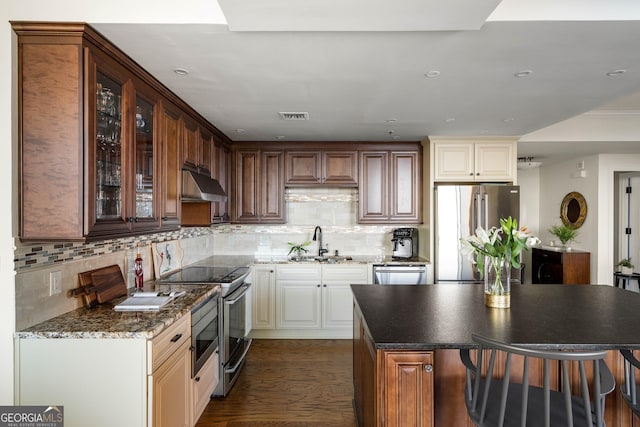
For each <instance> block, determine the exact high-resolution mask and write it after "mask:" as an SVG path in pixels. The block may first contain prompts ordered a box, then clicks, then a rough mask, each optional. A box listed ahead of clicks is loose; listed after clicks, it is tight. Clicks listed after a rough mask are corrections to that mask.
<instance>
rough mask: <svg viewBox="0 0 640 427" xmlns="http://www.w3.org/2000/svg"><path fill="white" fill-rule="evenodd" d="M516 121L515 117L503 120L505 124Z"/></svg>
mask: <svg viewBox="0 0 640 427" xmlns="http://www.w3.org/2000/svg"><path fill="white" fill-rule="evenodd" d="M514 120H515V119H514V118H513V117H507V118H506V119H502V121H503V122H505V123H509V122H512V121H514Z"/></svg>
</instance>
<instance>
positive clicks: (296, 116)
mask: <svg viewBox="0 0 640 427" xmlns="http://www.w3.org/2000/svg"><path fill="white" fill-rule="evenodd" d="M278 114H279V115H280V118H281V119H282V120H309V113H307V112H301V113H300V112H297V113H292V112H286V113H283V112H280V113H278Z"/></svg>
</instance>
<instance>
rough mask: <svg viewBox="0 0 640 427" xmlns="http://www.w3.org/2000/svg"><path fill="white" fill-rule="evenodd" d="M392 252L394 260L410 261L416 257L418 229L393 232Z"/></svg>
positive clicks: (400, 229) (401, 229) (399, 229)
mask: <svg viewBox="0 0 640 427" xmlns="http://www.w3.org/2000/svg"><path fill="white" fill-rule="evenodd" d="M391 242H392V243H393V252H392V254H391V257H392V258H394V259H411V258H416V257H417V256H418V229H417V228H396V229H395V230H393V237H392V238H391Z"/></svg>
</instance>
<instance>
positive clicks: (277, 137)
mask: <svg viewBox="0 0 640 427" xmlns="http://www.w3.org/2000/svg"><path fill="white" fill-rule="evenodd" d="M284 138H285V136H284V135H278V136H276V139H284Z"/></svg>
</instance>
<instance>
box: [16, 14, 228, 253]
mask: <svg viewBox="0 0 640 427" xmlns="http://www.w3.org/2000/svg"><path fill="white" fill-rule="evenodd" d="M12 27H13V29H14V31H15V32H16V34H17V35H18V91H19V93H18V104H19V110H20V121H19V134H20V147H19V173H20V177H19V178H20V180H19V185H20V192H19V197H20V200H19V206H20V212H19V213H20V238H21V240H24V241H83V240H94V239H106V238H113V237H119V236H126V235H135V234H141V233H150V232H155V231H159V230H163V229H167V228H169V229H170V228H177V227H178V226H179V217H180V215H181V210H180V206H179V203H180V202H179V198H180V185H181V180H180V173H179V171H180V168H181V167H182V166H183V164H182V162H183V161H184V162H186V163H187V164H188V163H191V164H192V167H193V168H194V169H197V168H198V167H200V169H201V170H208V171H209V172H212V170H211V169H212V164H211V161H212V154H211V152H212V147H213V135H216V134H219V135H222V134H221V133H220V132H219V131H218V130H217V129H215V127H213V126H211V125H210V124H208V122H206V120H204V119H202V117H200V116H199V115H198V114H197V113H196V112H195V111H193V109H191V107H189V106H188V105H187V104H185V103H184V101H182V100H181V99H180V98H178V97H177V96H175V94H173V93H172V92H171V91H169V90H168V89H167V88H166V87H164V86H163V85H162V84H161V83H159V82H158V81H157V80H156V79H154V78H153V77H152V76H151V75H149V74H148V73H147V72H146V71H145V70H143V69H142V68H140V66H139V65H138V64H136V63H135V62H133V61H132V60H131V59H130V58H129V57H128V56H126V55H125V54H124V53H122V52H121V51H120V50H118V49H117V48H116V47H115V46H113V45H111V44H110V43H109V42H108V41H107V40H105V39H104V38H103V37H102V36H101V35H100V34H98V33H97V32H95V31H94V30H93V29H92V28H91V27H90V26H89V25H86V24H75V23H46V22H39V23H29V22H13V23H12ZM203 137H204V142H203ZM221 138H222V139H225V138H226V137H224V136H223V135H222V136H221ZM225 141H226V142H225V143H227V144H228V140H226V139H225ZM199 145H200V148H199ZM199 150H200V151H199ZM207 153H208V154H207ZM200 160H203V161H200ZM52 201H55V202H52Z"/></svg>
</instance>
